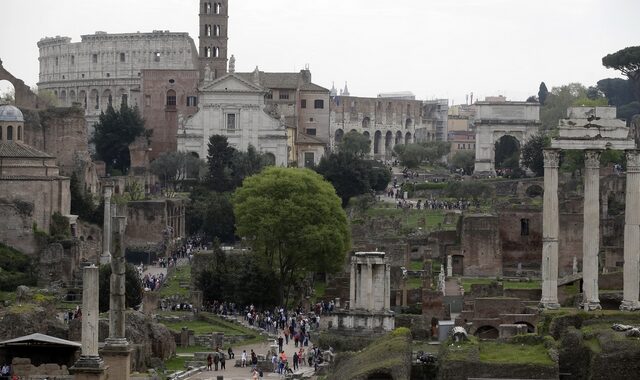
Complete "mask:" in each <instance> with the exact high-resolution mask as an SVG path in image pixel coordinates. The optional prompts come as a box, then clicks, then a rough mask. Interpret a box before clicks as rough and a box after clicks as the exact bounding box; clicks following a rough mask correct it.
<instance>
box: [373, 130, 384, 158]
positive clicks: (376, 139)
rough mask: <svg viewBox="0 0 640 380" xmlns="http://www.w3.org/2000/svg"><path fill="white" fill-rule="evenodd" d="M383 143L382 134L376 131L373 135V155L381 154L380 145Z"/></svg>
mask: <svg viewBox="0 0 640 380" xmlns="http://www.w3.org/2000/svg"><path fill="white" fill-rule="evenodd" d="M381 143H382V132H380V131H376V133H375V134H374V135H373V154H380V144H381Z"/></svg>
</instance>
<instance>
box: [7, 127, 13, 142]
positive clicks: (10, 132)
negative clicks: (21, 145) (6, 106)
mask: <svg viewBox="0 0 640 380" xmlns="http://www.w3.org/2000/svg"><path fill="white" fill-rule="evenodd" d="M11 140H13V125H10V126H8V127H7V141H11Z"/></svg>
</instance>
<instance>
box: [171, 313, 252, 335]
mask: <svg viewBox="0 0 640 380" xmlns="http://www.w3.org/2000/svg"><path fill="white" fill-rule="evenodd" d="M199 317H200V318H202V319H201V320H197V321H183V322H171V323H165V324H164V325H165V326H167V328H168V329H169V330H171V331H174V332H180V331H181V330H182V328H183V327H186V328H188V329H189V330H193V332H194V333H195V334H198V335H200V334H210V333H212V332H221V333H224V334H225V335H228V336H231V335H248V336H252V337H253V336H256V333H255V332H254V331H253V330H249V329H247V328H245V327H243V326H241V325H238V324H235V323H232V322H228V321H225V320H224V319H222V318H219V317H217V316H215V315H213V314H210V313H200V315H199Z"/></svg>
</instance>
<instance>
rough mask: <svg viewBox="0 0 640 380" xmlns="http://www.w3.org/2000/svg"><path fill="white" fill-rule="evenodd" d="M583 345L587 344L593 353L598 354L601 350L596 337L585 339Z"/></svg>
mask: <svg viewBox="0 0 640 380" xmlns="http://www.w3.org/2000/svg"><path fill="white" fill-rule="evenodd" d="M584 345H585V346H587V347H588V348H589V349H590V350H591V352H593V353H596V354H599V353H601V352H602V347H600V342H599V341H598V339H597V338H591V339H585V340H584Z"/></svg>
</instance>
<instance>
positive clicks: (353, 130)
mask: <svg viewBox="0 0 640 380" xmlns="http://www.w3.org/2000/svg"><path fill="white" fill-rule="evenodd" d="M351 132H356V133H358V131H356V130H355V129H352V130H350V131H349V133H351Z"/></svg>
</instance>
